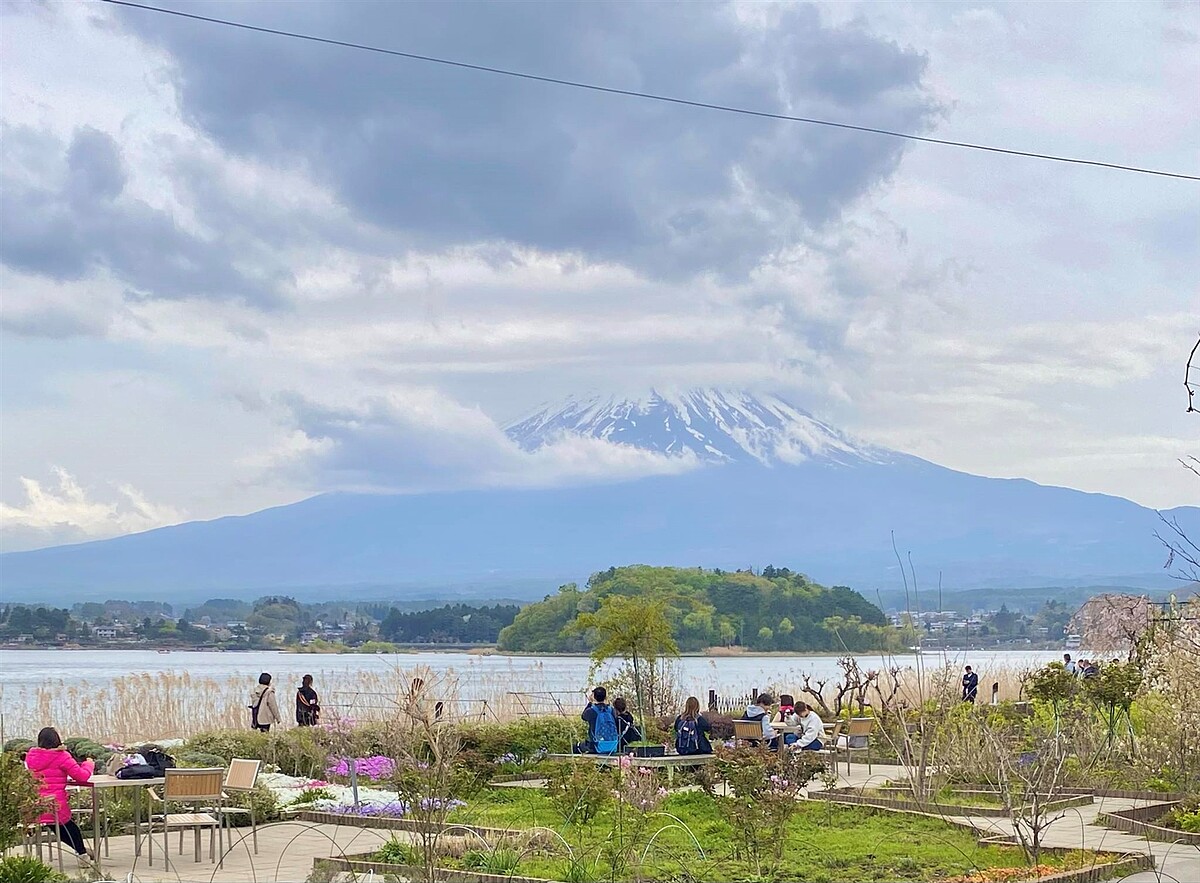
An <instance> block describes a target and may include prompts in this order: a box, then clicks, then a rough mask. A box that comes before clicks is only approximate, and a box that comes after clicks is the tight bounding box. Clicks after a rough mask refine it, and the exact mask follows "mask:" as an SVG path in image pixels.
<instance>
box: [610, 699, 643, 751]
mask: <svg viewBox="0 0 1200 883" xmlns="http://www.w3.org/2000/svg"><path fill="white" fill-rule="evenodd" d="M612 707H613V711H615V712H616V713H617V738H618V739H619V740H620V742H621V748H620V750H621V751H624V750H625V749H626V748H628V747H629V743H630V742H641V741H642V731H641V730H639V729H638V728H637V724H636V723H634V721H633V715H632V714H630V713H629V705H628V703H627V702H626V701H625V697H624V696H618V697H617V698H616V699H614V700H613V703H612Z"/></svg>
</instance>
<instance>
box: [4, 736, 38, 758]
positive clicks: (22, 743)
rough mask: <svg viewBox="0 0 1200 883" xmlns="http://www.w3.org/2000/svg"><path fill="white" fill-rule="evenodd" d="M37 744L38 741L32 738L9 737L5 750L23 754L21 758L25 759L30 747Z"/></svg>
mask: <svg viewBox="0 0 1200 883" xmlns="http://www.w3.org/2000/svg"><path fill="white" fill-rule="evenodd" d="M35 744H36V743H35V742H34V741H33V740H32V739H22V738H19V737H18V738H16V739H9V740H8V741H7V742H5V743H4V751H5V752H6V753H7V752H10V751H11V752H13V753H15V754H19V755H21V759H22V760H24V759H25V753H26V752H27V751H29V749H30V748H32V747H33V746H34V745H35Z"/></svg>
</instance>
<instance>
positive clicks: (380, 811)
mask: <svg viewBox="0 0 1200 883" xmlns="http://www.w3.org/2000/svg"><path fill="white" fill-rule="evenodd" d="M324 811H325V812H331V813H334V814H336V815H339V816H371V817H373V818H389V819H398V818H401V817H403V816H406V815H408V804H407V803H405V802H404V801H403V800H393V801H392V802H391V803H364V804H361V805H360V806H359V807H358V809H355V808H354V807H353V806H351V805H349V804H346V803H339V804H336V805H334V806H330V807H327V808H326V809H325V810H324Z"/></svg>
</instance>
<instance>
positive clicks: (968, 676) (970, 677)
mask: <svg viewBox="0 0 1200 883" xmlns="http://www.w3.org/2000/svg"><path fill="white" fill-rule="evenodd" d="M964 672H965V674H963V678H962V688H963V691H962V701H963V702H970V703H972V704H974V703H975V697H976V695H978V693H979V675H977V674H975V672H973V671H971V666H969V665H968V666H967V667H966V668H965V669H964Z"/></svg>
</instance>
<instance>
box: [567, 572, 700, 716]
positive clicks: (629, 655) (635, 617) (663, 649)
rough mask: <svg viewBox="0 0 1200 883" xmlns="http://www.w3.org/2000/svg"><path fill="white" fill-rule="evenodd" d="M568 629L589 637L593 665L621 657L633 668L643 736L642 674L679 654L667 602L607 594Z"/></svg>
mask: <svg viewBox="0 0 1200 883" xmlns="http://www.w3.org/2000/svg"><path fill="white" fill-rule="evenodd" d="M568 628H569V630H570V631H572V632H575V633H580V634H586V635H590V636H591V638H592V640H593V642H594V643H593V644H592V663H593V665H594V666H596V667H599V666H600V665H603V664H604V663H605V662H606V661H608V660H609V659H614V658H620V659H625V660H627V661H628V662H629V663H630V665H631V666H632V667H633V689H634V692H635V694H636V697H635V701H636V702H637V714H638V723H639V725H640V728H641V731H642V733H645V732H646V715H645V705H644V703H643V695H644V692H645V690H644V684H645V681H644V677H645V674H646V672H647V671H650V672H653V670H654V667H655V665H656V664H657V663H658V660H660V659H662V658H664V657H677V656H678V655H679V646H678V645H677V644H676V643H675V637H674V635H673V634H672V631H671V623H670V622H669V621H668V620H667V606H666V603H665V602H664V601H661V600H655V599H652V598H640V597H632V596H629V595H609V596H608V597H606V598H604V599H603V600H601V602H600V607H599V609H597V610H595V611H594V612H588V613H581V614H579V616H577V617H576V618H575V622H573V623H572V624H571V625H570V626H569V627H568Z"/></svg>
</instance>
